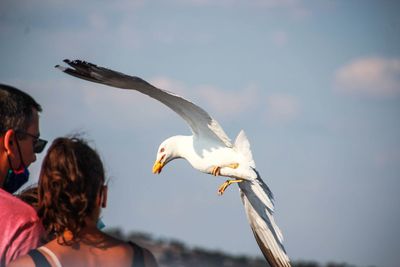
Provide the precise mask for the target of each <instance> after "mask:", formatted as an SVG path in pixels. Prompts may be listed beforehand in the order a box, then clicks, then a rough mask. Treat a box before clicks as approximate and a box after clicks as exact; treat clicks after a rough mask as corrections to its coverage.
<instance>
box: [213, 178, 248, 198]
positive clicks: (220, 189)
mask: <svg viewBox="0 0 400 267" xmlns="http://www.w3.org/2000/svg"><path fill="white" fill-rule="evenodd" d="M240 182H243V180H242V179H235V180H226V182H225V183H223V184H222V185H221V186H220V187H219V188H218V195H220V196H222V195H223V194H224V192H225V190H226V189H227V188H228V186H230V185H231V184H233V183H240Z"/></svg>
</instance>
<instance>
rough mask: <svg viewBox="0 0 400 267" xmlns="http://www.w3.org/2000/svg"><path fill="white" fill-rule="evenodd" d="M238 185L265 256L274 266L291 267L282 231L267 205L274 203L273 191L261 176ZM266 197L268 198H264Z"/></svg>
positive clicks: (250, 222) (256, 237) (249, 219)
mask: <svg viewBox="0 0 400 267" xmlns="http://www.w3.org/2000/svg"><path fill="white" fill-rule="evenodd" d="M238 185H239V187H240V191H241V193H240V195H241V198H242V202H243V205H244V208H245V212H246V215H247V219H248V221H249V224H250V227H251V229H252V231H253V234H254V236H255V239H256V241H257V243H258V246H259V247H260V249H261V251H262V253H263V254H264V257H265V258H266V260H267V261H268V263H269V264H270V265H271V266H272V267H289V266H290V261H289V258H288V256H287V255H286V251H285V248H284V247H283V244H282V242H283V236H282V233H281V231H280V229H279V227H278V226H277V225H276V223H275V220H274V217H273V215H272V213H273V209H270V208H269V207H268V206H267V205H265V203H271V204H272V193H271V191H270V190H269V188H268V187H267V185H266V184H265V183H264V182H263V181H262V179H261V178H260V177H258V178H257V179H256V180H253V181H243V182H241V183H239V184H238ZM260 192H265V193H264V194H260ZM265 197H267V198H268V199H263V198H265ZM272 207H273V204H272Z"/></svg>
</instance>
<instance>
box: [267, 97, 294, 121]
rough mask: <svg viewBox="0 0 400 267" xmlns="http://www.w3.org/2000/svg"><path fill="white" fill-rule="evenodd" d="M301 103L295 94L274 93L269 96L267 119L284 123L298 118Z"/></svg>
mask: <svg viewBox="0 0 400 267" xmlns="http://www.w3.org/2000/svg"><path fill="white" fill-rule="evenodd" d="M300 111H301V109H300V103H299V101H298V99H297V98H296V97H295V96H292V95H287V94H274V95H270V96H268V97H267V119H268V121H269V122H273V123H282V122H289V121H292V120H294V119H296V118H297V117H298V115H299V113H300Z"/></svg>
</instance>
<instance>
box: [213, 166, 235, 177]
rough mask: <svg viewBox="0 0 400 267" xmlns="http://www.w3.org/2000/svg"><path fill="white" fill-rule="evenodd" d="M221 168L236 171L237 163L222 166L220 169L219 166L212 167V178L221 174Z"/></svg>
mask: <svg viewBox="0 0 400 267" xmlns="http://www.w3.org/2000/svg"><path fill="white" fill-rule="evenodd" d="M223 167H228V168H232V169H236V168H237V167H239V163H231V164H229V165H226V166H222V167H220V166H214V167H213V168H212V170H211V174H212V175H214V176H218V175H220V173H221V168H223Z"/></svg>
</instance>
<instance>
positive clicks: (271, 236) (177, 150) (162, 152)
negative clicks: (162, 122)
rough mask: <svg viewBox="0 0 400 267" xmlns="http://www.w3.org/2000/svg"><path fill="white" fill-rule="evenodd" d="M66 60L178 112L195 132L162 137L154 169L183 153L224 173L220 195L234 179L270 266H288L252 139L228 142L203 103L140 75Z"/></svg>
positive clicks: (82, 74)
mask: <svg viewBox="0 0 400 267" xmlns="http://www.w3.org/2000/svg"><path fill="white" fill-rule="evenodd" d="M64 62H65V63H66V64H68V65H69V67H64V66H60V65H56V66H55V67H56V68H58V69H60V70H62V71H63V72H65V73H67V74H69V75H72V76H75V77H78V78H81V79H84V80H88V81H91V82H96V83H100V84H104V85H108V86H112V87H117V88H122V89H129V90H136V91H139V92H140V93H143V94H145V95H148V96H150V97H151V98H154V99H156V100H158V101H160V102H161V103H163V104H164V105H166V106H168V107H169V108H170V109H172V110H173V111H175V112H176V113H177V114H178V115H179V116H181V117H182V118H183V119H184V120H185V121H186V122H187V124H188V125H189V127H190V129H191V131H192V133H193V134H192V135H190V136H184V135H177V136H172V137H170V138H168V139H166V140H165V141H163V142H162V143H161V144H160V146H159V148H158V151H157V156H156V161H155V163H154V166H153V170H152V171H153V173H155V174H159V173H160V172H161V171H162V169H163V168H164V166H165V165H166V164H167V163H169V162H170V161H172V160H174V159H178V158H184V159H186V160H187V161H188V162H189V163H190V164H191V165H192V167H193V168H194V169H197V170H199V171H201V172H204V173H207V174H212V175H215V176H224V177H228V178H229V179H228V180H227V181H225V182H224V183H223V184H222V185H221V186H220V187H219V188H218V194H220V195H222V194H223V193H224V192H225V190H226V189H227V188H228V187H229V186H230V185H231V184H238V186H239V189H240V190H239V191H240V196H241V199H242V202H243V205H244V209H245V212H246V215H247V219H248V221H249V224H250V227H251V229H252V231H253V234H254V237H255V239H256V242H257V244H258V246H259V248H260V250H261V251H262V253H263V255H264V257H265V259H266V260H267V262H268V263H269V265H270V266H271V267H290V266H291V265H290V260H289V257H288V256H287V254H286V251H285V248H284V246H283V236H282V233H281V231H280V229H279V227H278V226H277V224H276V223H275V220H274V217H273V212H274V202H273V201H274V199H273V194H272V192H271V190H270V189H269V188H268V186H267V185H266V184H265V183H264V181H263V180H262V179H261V177H260V175H259V173H258V171H257V170H256V165H255V162H254V160H253V156H252V152H251V149H250V143H249V141H248V139H247V137H246V134H245V132H244V131H243V130H241V131H240V132H239V134H238V136H237V137H236V139H235V141H234V142H233V143H232V142H231V140H230V138H229V137H228V136H227V135H226V133H225V132H224V130H223V129H222V127H221V126H220V124H219V123H218V122H217V121H216V120H215V119H213V118H212V117H211V116H210V115H209V114H208V113H207V112H206V111H205V110H204V109H202V108H201V107H199V106H197V105H195V104H194V103H192V102H191V101H189V100H187V99H185V98H183V97H181V96H179V95H177V94H174V93H172V92H169V91H166V90H163V89H159V88H157V87H155V86H153V85H151V84H150V83H148V82H146V81H145V80H143V79H141V78H139V77H135V76H129V75H126V74H123V73H121V72H117V71H114V70H110V69H107V68H104V67H100V66H97V65H95V64H92V63H89V62H85V61H82V60H73V61H71V60H68V59H65V60H64Z"/></svg>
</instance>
